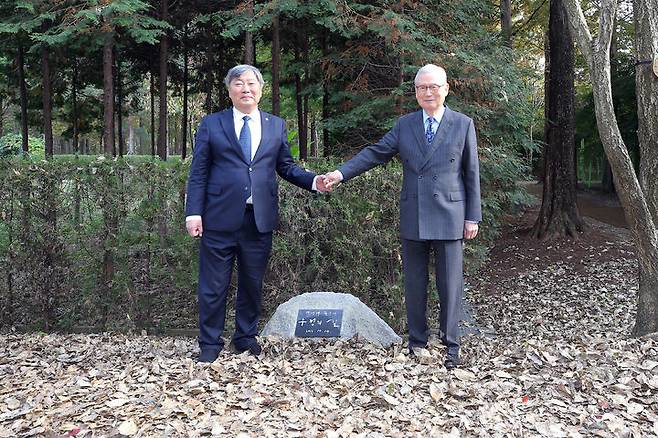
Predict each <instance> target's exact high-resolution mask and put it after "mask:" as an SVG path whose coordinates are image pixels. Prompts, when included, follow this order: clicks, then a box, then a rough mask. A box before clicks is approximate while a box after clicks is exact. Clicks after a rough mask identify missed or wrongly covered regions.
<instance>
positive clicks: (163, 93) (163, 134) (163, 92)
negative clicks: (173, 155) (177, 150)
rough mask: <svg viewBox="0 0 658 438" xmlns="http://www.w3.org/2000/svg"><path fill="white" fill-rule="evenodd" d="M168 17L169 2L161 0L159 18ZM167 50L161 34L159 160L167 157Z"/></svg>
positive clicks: (166, 39) (167, 40) (165, 35)
mask: <svg viewBox="0 0 658 438" xmlns="http://www.w3.org/2000/svg"><path fill="white" fill-rule="evenodd" d="M168 18H169V2H168V0H162V11H161V16H160V20H162V21H165V22H166V21H167V19H168ZM168 51H169V37H168V36H167V34H164V35H162V39H161V40H160V117H159V119H160V122H159V123H160V124H159V127H158V156H159V157H160V159H161V160H163V161H164V160H166V159H167V57H168Z"/></svg>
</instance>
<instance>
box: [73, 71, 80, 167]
mask: <svg viewBox="0 0 658 438" xmlns="http://www.w3.org/2000/svg"><path fill="white" fill-rule="evenodd" d="M72 73H73V74H72V78H71V98H72V101H73V102H72V105H73V114H72V115H73V152H74V153H75V154H78V152H80V127H79V126H80V120H78V119H79V115H78V60H77V59H74V60H73V72H72Z"/></svg>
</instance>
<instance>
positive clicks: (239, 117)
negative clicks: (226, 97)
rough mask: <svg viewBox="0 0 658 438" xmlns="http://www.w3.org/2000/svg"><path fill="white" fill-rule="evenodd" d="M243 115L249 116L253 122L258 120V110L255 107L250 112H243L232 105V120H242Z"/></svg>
mask: <svg viewBox="0 0 658 438" xmlns="http://www.w3.org/2000/svg"><path fill="white" fill-rule="evenodd" d="M244 116H249V117H251V120H253V121H254V122H258V121H260V111H259V110H258V108H256V109H255V110H254V111H253V112H252V113H250V114H245V113H243V112H242V111H240V110H238V109H237V108H236V107H233V120H242V118H243V117H244Z"/></svg>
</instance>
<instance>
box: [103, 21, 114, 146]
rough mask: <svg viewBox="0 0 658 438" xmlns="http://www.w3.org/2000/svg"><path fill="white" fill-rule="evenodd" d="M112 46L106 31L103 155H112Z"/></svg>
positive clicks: (112, 43)
mask: <svg viewBox="0 0 658 438" xmlns="http://www.w3.org/2000/svg"><path fill="white" fill-rule="evenodd" d="M113 47H114V38H113V35H112V34H111V33H108V34H107V35H105V45H104V46H103V152H104V153H105V155H114V89H113V84H114V82H113V79H114V78H113V75H112V65H113V62H112V52H113Z"/></svg>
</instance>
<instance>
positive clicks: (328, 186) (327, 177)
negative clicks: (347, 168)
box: [316, 170, 343, 193]
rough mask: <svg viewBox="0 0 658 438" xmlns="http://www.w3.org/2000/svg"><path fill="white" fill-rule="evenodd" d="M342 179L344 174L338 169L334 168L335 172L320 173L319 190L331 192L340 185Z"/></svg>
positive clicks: (317, 184)
mask: <svg viewBox="0 0 658 438" xmlns="http://www.w3.org/2000/svg"><path fill="white" fill-rule="evenodd" d="M342 180H343V174H342V173H340V172H339V171H338V170H334V171H333V172H328V173H325V174H324V175H318V178H317V180H316V186H317V189H318V191H319V192H322V193H329V192H332V191H333V190H334V188H336V187H338V186H339V185H340V182H341V181H342Z"/></svg>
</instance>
